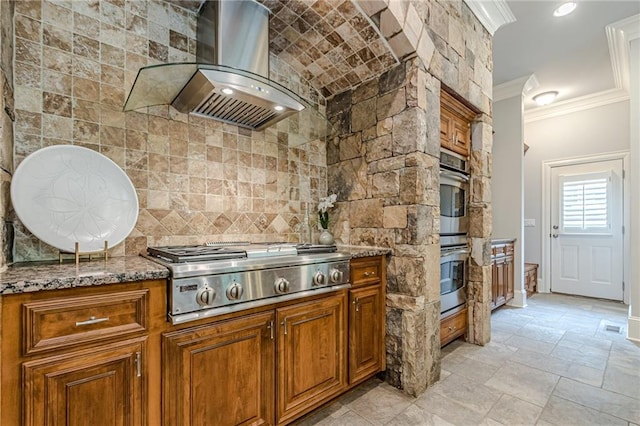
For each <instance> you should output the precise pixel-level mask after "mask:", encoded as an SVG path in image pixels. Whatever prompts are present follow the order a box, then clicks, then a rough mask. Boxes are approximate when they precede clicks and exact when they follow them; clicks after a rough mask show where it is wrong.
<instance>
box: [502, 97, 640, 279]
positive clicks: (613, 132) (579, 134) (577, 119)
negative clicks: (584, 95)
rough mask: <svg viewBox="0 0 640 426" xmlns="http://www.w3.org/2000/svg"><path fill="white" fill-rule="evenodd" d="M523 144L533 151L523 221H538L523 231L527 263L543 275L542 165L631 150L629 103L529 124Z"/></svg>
mask: <svg viewBox="0 0 640 426" xmlns="http://www.w3.org/2000/svg"><path fill="white" fill-rule="evenodd" d="M524 141H525V143H526V144H527V145H529V147H530V148H529V151H527V154H526V155H525V157H524V194H525V196H524V218H525V219H534V220H535V227H526V228H524V240H525V244H524V259H525V262H532V263H537V264H539V265H540V266H541V267H540V268H539V269H538V271H539V273H540V274H542V273H543V272H542V271H543V267H542V264H541V259H542V254H541V251H542V241H541V228H540V226H541V224H542V208H541V206H542V188H541V172H542V162H543V161H549V160H559V159H564V158H571V157H580V156H586V155H594V154H599V153H607V152H614V151H623V150H628V149H629V102H628V101H626V102H618V103H614V104H609V105H605V106H601V107H597V108H592V109H589V110H585V111H579V112H575V113H571V114H566V115H562V116H559V117H553V118H549V119H545V120H539V121H534V122H531V123H526V124H525V126H524ZM494 161H495V160H494ZM541 279H542V280H546V277H544V276H541Z"/></svg>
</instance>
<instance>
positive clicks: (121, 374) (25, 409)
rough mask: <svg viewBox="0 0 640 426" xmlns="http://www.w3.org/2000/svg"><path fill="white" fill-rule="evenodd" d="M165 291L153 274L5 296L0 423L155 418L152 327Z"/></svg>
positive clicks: (162, 309)
mask: <svg viewBox="0 0 640 426" xmlns="http://www.w3.org/2000/svg"><path fill="white" fill-rule="evenodd" d="M165 291H166V281H164V280H157V281H140V282H136V283H127V284H114V285H110V286H106V287H104V286H96V287H86V288H75V289H65V290H53V291H42V292H34V293H23V294H17V295H9V296H3V297H2V298H1V299H0V303H1V306H0V313H1V314H2V315H1V330H2V341H1V342H0V353H1V354H2V364H1V367H0V368H1V375H2V392H1V393H0V395H1V407H0V410H1V418H2V425H3V426H18V425H28V426H41V425H90V424H91V425H102V424H109V425H119V426H127V425H131V426H138V425H149V424H159V423H160V416H159V411H160V410H159V407H160V402H159V395H160V392H159V390H158V389H157V385H159V382H160V380H159V371H158V369H159V368H158V367H159V364H160V355H159V353H158V352H159V351H158V349H159V341H157V340H156V338H155V337H152V330H153V329H154V327H156V328H157V326H158V324H165V323H166V319H165V318H166V306H165V302H164V301H165V297H164V292H165ZM152 293H154V294H155V296H154V297H155V299H154V300H155V306H154V307H153V308H152V307H151V305H152V302H151V294H152ZM156 345H157V346H156ZM152 376H154V377H153V378H152ZM150 390H151V391H150Z"/></svg>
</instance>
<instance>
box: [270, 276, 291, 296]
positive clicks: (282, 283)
mask: <svg viewBox="0 0 640 426" xmlns="http://www.w3.org/2000/svg"><path fill="white" fill-rule="evenodd" d="M273 287H274V288H275V290H276V293H280V294H282V293H286V292H288V291H289V281H287V279H286V278H278V279H276V280H275V282H274V283H273Z"/></svg>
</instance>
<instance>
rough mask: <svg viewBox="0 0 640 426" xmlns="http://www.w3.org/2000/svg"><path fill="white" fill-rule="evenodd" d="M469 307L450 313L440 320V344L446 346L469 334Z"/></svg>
mask: <svg viewBox="0 0 640 426" xmlns="http://www.w3.org/2000/svg"><path fill="white" fill-rule="evenodd" d="M467 324H468V320H467V308H466V306H465V307H463V308H462V309H460V310H456V311H454V312H453V313H450V314H448V315H447V316H446V317H444V318H442V319H441V320H440V346H444V345H446V344H447V343H450V342H452V341H454V340H455V339H457V338H458V337H460V336H465V338H466V335H467Z"/></svg>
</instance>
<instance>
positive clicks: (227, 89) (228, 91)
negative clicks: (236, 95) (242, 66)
mask: <svg viewBox="0 0 640 426" xmlns="http://www.w3.org/2000/svg"><path fill="white" fill-rule="evenodd" d="M222 93H224V94H225V95H230V94H232V93H233V90H231V89H229V88H228V87H225V88H224V89H222Z"/></svg>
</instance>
